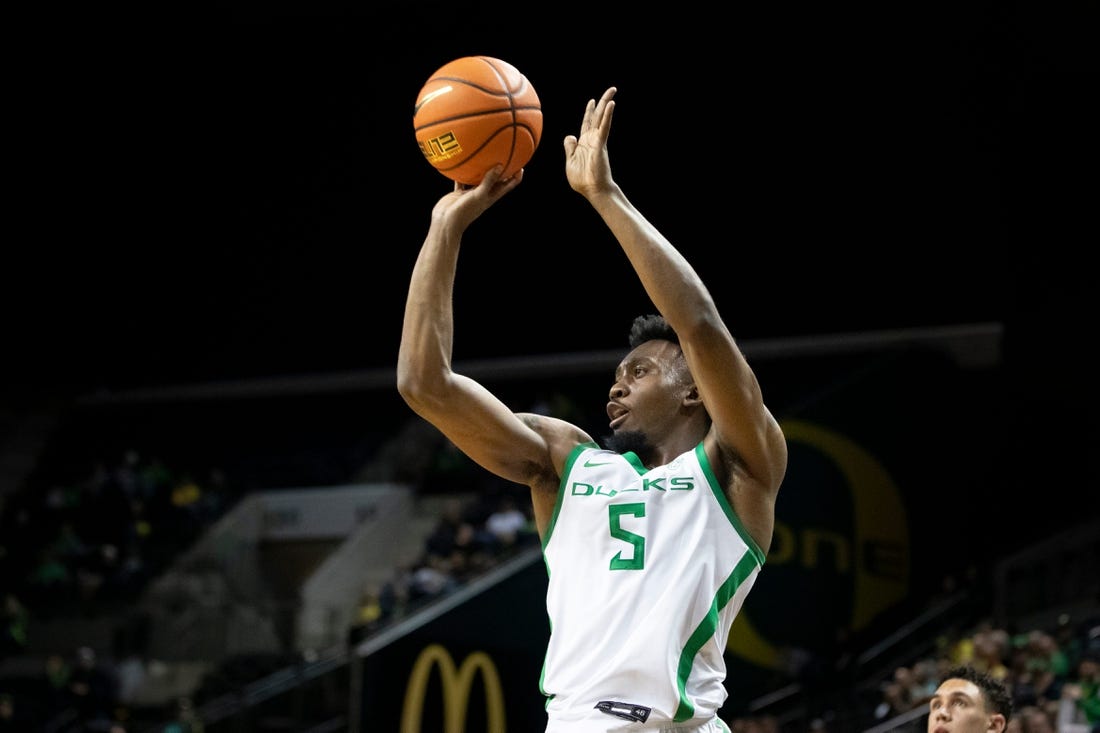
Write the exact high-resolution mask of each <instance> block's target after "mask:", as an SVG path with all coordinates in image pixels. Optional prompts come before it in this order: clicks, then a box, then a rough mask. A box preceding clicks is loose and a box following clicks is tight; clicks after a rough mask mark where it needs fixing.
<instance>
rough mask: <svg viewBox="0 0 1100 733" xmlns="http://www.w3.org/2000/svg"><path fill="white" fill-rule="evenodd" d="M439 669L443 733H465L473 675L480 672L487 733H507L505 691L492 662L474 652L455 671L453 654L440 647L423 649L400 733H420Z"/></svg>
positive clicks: (411, 680) (407, 692) (407, 691)
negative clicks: (426, 701)
mask: <svg viewBox="0 0 1100 733" xmlns="http://www.w3.org/2000/svg"><path fill="white" fill-rule="evenodd" d="M436 666H438V667H439V676H440V679H441V681H442V682H443V733H466V710H467V708H468V707H469V704H470V688H471V687H473V684H474V675H475V674H477V672H478V671H479V670H480V671H481V679H482V682H484V683H485V714H486V720H487V721H488V730H487V733H505V720H504V691H503V690H502V688H501V686H500V675H499V674H497V668H496V665H495V664H493V660H492V659H490V658H489V655H488V654H486V653H485V652H474V653H473V654H471V655H470V656H468V657H466V658H465V659H464V660H462V664H461V665H460V666H459V667H458V668H457V669H456V668H455V662H454V659H453V658H452V657H451V653H450V652H448V651H447V650H446V649H445V648H444V647H443V646H441V645H439V644H431V645H429V646H426V647H424V650H423V651H421V652H420V656H419V657H417V658H416V663H415V664H413V668H412V672H410V673H409V684H408V687H406V688H405V705H404V708H403V709H402V713H401V733H421V730H420V726H421V719H422V718H423V715H424V698H425V696H426V694H427V691H428V677H429V676H430V675H431V673H432V669H433V668H434V667H436Z"/></svg>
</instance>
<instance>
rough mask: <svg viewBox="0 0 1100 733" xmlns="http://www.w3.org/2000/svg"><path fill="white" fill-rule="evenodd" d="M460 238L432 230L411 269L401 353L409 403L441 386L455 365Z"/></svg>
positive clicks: (400, 379)
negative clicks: (454, 342) (456, 287)
mask: <svg viewBox="0 0 1100 733" xmlns="http://www.w3.org/2000/svg"><path fill="white" fill-rule="evenodd" d="M457 259H458V240H457V238H456V237H446V236H443V235H442V234H440V233H438V232H432V233H430V234H429V237H428V238H427V239H426V240H425V242H424V246H423V248H422V249H421V250H420V255H419V256H418V257H417V260H416V264H415V265H414V267H413V274H412V278H411V281H410V285H409V293H408V297H407V299H406V302H405V319H404V323H403V326H402V330H401V344H400V347H399V349H398V354H397V384H398V391H399V392H400V393H401V395H402V396H403V397H404V398H405V399H406V401H410V402H412V401H415V400H417V399H422V398H424V397H425V396H426V395H427V394H428V393H430V392H432V391H434V390H437V389H440V388H441V386H442V382H443V381H444V379H445V377H446V375H447V373H448V372H449V371H450V367H451V353H452V345H453V341H454V314H453V310H452V306H451V304H452V302H453V297H452V296H453V292H454V275H455V267H456V264H457Z"/></svg>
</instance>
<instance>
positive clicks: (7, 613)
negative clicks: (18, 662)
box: [0, 592, 30, 659]
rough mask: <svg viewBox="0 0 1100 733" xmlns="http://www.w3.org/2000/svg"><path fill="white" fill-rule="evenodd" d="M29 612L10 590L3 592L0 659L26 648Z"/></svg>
mask: <svg viewBox="0 0 1100 733" xmlns="http://www.w3.org/2000/svg"><path fill="white" fill-rule="evenodd" d="M29 628H30V613H29V612H28V611H27V607H26V606H24V605H23V603H22V601H20V600H19V598H18V597H17V596H16V595H15V594H14V593H12V592H8V593H5V594H4V607H3V609H2V613H0V659H3V658H4V657H8V656H14V655H16V654H22V653H23V652H25V651H26V650H27V643H28V637H27V634H28V633H29Z"/></svg>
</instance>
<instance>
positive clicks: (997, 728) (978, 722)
mask: <svg viewBox="0 0 1100 733" xmlns="http://www.w3.org/2000/svg"><path fill="white" fill-rule="evenodd" d="M1004 729H1005V716H1003V715H1001V714H1000V713H994V712H992V711H991V710H987V709H986V707H985V696H984V695H983V694H982V690H981V688H980V687H978V686H977V685H975V684H974V683H973V682H970V681H969V680H961V679H948V680H944V681H943V683H942V684H941V685H940V686H939V688H937V689H936V694H935V695H933V696H932V700H931V701H930V702H929V709H928V733H986V732H987V733H1003V731H1004Z"/></svg>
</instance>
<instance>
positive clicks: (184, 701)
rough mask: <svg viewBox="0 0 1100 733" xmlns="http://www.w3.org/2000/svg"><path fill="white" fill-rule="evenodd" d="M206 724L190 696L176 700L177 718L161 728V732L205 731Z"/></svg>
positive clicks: (193, 732)
mask: <svg viewBox="0 0 1100 733" xmlns="http://www.w3.org/2000/svg"><path fill="white" fill-rule="evenodd" d="M204 729H205V726H204V725H203V723H202V719H201V718H199V716H198V713H197V712H195V706H194V705H193V704H192V702H191V698H189V697H181V698H179V699H178V700H177V701H176V715H175V719H174V720H172V721H171V722H170V723H168V724H166V725H165V726H164V727H163V728H161V729H160V733H203V730H204Z"/></svg>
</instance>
